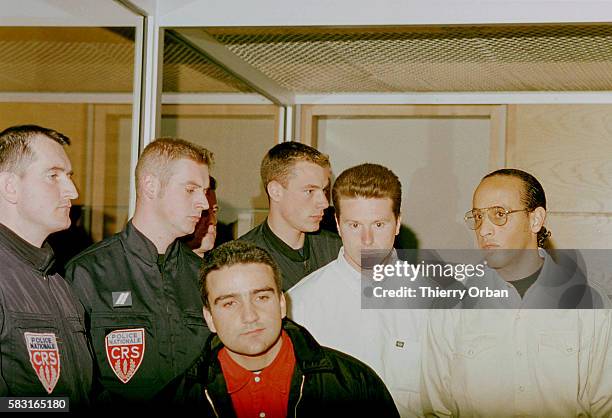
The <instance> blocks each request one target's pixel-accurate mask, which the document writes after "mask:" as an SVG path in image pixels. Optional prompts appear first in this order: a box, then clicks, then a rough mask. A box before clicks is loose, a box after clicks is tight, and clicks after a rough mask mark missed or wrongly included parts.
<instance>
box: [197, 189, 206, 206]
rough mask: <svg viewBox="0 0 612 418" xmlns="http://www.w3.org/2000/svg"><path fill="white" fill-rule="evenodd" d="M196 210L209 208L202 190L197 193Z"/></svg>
mask: <svg viewBox="0 0 612 418" xmlns="http://www.w3.org/2000/svg"><path fill="white" fill-rule="evenodd" d="M196 208H197V209H199V210H206V209H208V208H209V205H208V199H207V198H206V191H205V190H202V191H201V192H200V193H197V200H196Z"/></svg>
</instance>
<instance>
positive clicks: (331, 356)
mask: <svg viewBox="0 0 612 418" xmlns="http://www.w3.org/2000/svg"><path fill="white" fill-rule="evenodd" d="M283 329H284V330H285V331H286V332H287V334H288V335H289V338H291V342H292V344H293V349H294V354H295V358H296V366H295V370H294V372H293V377H292V379H291V389H290V392H289V404H288V408H287V413H288V416H289V417H317V416H318V417H321V416H335V417H336V416H346V417H351V416H364V417H397V416H399V414H398V412H397V409H396V407H395V404H394V403H393V399H392V398H391V395H390V394H389V391H388V390H387V388H386V387H385V385H384V383H383V382H382V380H381V379H380V378H379V377H378V376H377V375H376V373H375V372H374V371H373V370H372V369H370V368H369V367H368V366H366V365H365V364H363V363H362V362H360V361H359V360H357V359H355V358H353V357H351V356H349V355H347V354H344V353H341V352H339V351H335V350H332V349H330V348H326V347H322V346H320V345H319V344H318V343H317V342H316V341H315V339H314V338H313V337H312V335H310V333H309V332H308V331H307V330H306V329H305V328H303V327H301V326H299V325H298V324H296V323H295V322H292V321H291V320H288V319H286V320H284V321H283ZM222 347H223V344H222V343H221V341H220V340H219V338H218V337H217V336H216V335H212V336H211V337H210V338H209V340H208V342H207V344H206V348H205V351H204V352H203V355H202V357H201V358H200V360H199V361H198V362H197V363H196V364H195V365H194V367H193V368H192V369H191V370H190V372H188V373H187V374H186V376H184V377H183V378H181V379H180V380H177V381H175V382H173V384H171V385H170V386H169V387H168V388H167V391H168V392H167V393H169V394H172V393H174V394H176V396H175V401H176V403H177V404H178V406H183V407H189V408H190V409H193V410H194V411H198V413H203V416H218V417H233V416H235V413H234V410H233V406H232V400H231V397H230V395H229V394H228V393H227V388H226V385H225V379H224V376H223V372H222V370H221V364H220V363H219V361H218V359H217V355H218V353H219V350H220V349H221V348H222Z"/></svg>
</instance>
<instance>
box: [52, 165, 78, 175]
mask: <svg viewBox="0 0 612 418" xmlns="http://www.w3.org/2000/svg"><path fill="white" fill-rule="evenodd" d="M47 171H61V172H64V173H66V174H68V175H69V176H71V175H73V174H74V171H73V170H72V169H71V170H70V171H66V168H64V167H59V166H53V167H51V168H49V169H47Z"/></svg>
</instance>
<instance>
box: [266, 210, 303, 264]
mask: <svg viewBox="0 0 612 418" xmlns="http://www.w3.org/2000/svg"><path fill="white" fill-rule="evenodd" d="M262 232H263V236H264V239H265V240H266V242H267V243H268V245H270V247H272V248H274V249H275V250H276V251H278V252H280V253H281V254H283V255H284V256H285V257H287V258H288V259H290V260H291V261H306V260H308V259H309V258H310V239H309V236H308V234H305V236H304V247H303V252H302V253H300V251H299V250H294V249H293V248H291V247H290V246H288V245H287V244H286V243H285V241H283V240H282V239H280V238H279V237H277V236H276V235H275V234H274V232H272V229H270V225H268V219H267V218H266V220H265V221H264V223H263V225H262Z"/></svg>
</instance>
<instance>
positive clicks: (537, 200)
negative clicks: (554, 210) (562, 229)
mask: <svg viewBox="0 0 612 418" xmlns="http://www.w3.org/2000/svg"><path fill="white" fill-rule="evenodd" d="M495 176H508V177H514V178H517V179H519V180H521V182H522V183H523V190H522V191H521V202H522V203H523V205H525V209H527V210H529V211H530V212H532V211H533V210H535V209H536V208H539V207H541V208H544V209H546V194H545V193H544V188H543V187H542V185H541V184H540V182H539V181H538V179H536V178H535V177H534V176H532V175H531V174H529V173H527V172H526V171H522V170H517V169H516V168H502V169H500V170H496V171H494V172H492V173H489V174H487V175H486V176H484V177H483V178H482V180H484V179H487V178H489V177H495ZM551 235H552V234H551V232H550V231H548V230H547V229H546V227H545V226H543V225H542V228H541V229H540V230H539V231H538V247H541V248H544V246H545V244H546V241H547V240H548V238H549V237H550V236H551Z"/></svg>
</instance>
